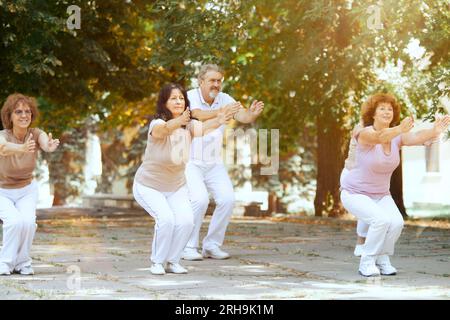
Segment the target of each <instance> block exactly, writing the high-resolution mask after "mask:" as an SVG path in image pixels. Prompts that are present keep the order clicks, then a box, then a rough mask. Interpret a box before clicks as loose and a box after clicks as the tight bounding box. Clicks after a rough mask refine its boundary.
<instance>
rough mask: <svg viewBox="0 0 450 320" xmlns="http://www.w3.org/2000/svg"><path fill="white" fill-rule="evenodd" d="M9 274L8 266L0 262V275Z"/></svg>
mask: <svg viewBox="0 0 450 320" xmlns="http://www.w3.org/2000/svg"><path fill="white" fill-rule="evenodd" d="M10 274H11V271H10V270H9V268H8V266H7V265H6V264H4V263H1V264H0V276H9V275H10Z"/></svg>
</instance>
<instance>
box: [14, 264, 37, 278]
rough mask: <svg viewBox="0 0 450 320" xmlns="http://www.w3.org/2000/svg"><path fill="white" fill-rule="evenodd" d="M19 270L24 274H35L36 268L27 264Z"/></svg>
mask: <svg viewBox="0 0 450 320" xmlns="http://www.w3.org/2000/svg"><path fill="white" fill-rule="evenodd" d="M17 271H18V272H19V273H20V274H21V275H23V276H32V275H33V274H34V270H33V268H32V267H31V266H25V267H23V268H22V269H20V270H17Z"/></svg>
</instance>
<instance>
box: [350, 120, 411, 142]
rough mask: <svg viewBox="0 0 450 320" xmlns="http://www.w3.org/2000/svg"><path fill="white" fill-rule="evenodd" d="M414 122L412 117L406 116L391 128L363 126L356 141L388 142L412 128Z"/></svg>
mask: <svg viewBox="0 0 450 320" xmlns="http://www.w3.org/2000/svg"><path fill="white" fill-rule="evenodd" d="M413 125H414V122H413V120H412V118H410V117H408V118H405V119H403V120H402V122H401V123H400V125H398V126H395V127H393V128H386V129H382V130H378V131H376V130H374V129H373V127H367V128H364V129H363V130H362V131H361V133H360V134H359V137H358V142H359V143H361V144H366V145H376V144H383V143H388V142H389V141H391V140H392V139H394V138H395V137H396V136H398V135H400V134H402V133H406V132H408V131H409V130H411V129H412V127H413Z"/></svg>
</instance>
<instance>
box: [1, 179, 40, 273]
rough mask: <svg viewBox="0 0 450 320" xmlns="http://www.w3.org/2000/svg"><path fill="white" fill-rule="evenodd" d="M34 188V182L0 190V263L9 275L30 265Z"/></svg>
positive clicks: (33, 228)
mask: <svg viewBox="0 0 450 320" xmlns="http://www.w3.org/2000/svg"><path fill="white" fill-rule="evenodd" d="M37 200H38V186H37V183H36V182H35V181H33V182H31V183H30V184H29V185H28V186H25V187H23V188H19V189H2V188H0V219H1V220H2V221H3V246H2V250H1V252H0V263H2V264H5V265H6V266H7V267H8V268H9V270H10V271H11V272H12V271H13V270H14V269H16V270H20V269H22V268H23V267H27V266H31V258H30V249H31V245H32V244H33V239H34V235H35V233H36V228H37V224H36V204H37Z"/></svg>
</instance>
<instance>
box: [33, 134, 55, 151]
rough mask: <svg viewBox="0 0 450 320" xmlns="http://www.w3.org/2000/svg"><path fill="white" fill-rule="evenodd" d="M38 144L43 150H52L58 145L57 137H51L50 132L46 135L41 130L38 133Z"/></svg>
mask: <svg viewBox="0 0 450 320" xmlns="http://www.w3.org/2000/svg"><path fill="white" fill-rule="evenodd" d="M38 141H39V146H40V147H41V149H42V150H44V151H45V152H54V151H55V150H56V149H57V148H58V146H59V139H53V136H52V134H51V133H49V134H48V135H47V134H46V133H45V132H43V131H42V132H41V134H40V135H39V140H38Z"/></svg>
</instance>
